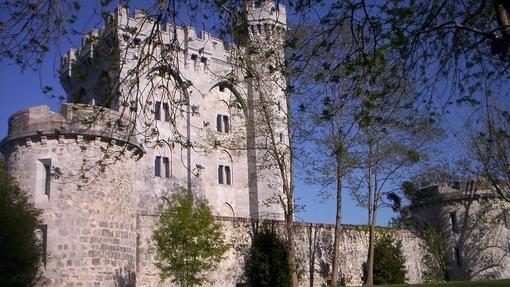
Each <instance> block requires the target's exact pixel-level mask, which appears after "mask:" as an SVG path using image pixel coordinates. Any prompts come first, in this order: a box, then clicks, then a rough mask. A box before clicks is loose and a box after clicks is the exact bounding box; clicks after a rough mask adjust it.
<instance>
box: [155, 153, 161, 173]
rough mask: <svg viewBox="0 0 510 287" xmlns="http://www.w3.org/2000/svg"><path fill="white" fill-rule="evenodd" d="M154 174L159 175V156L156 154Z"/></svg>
mask: <svg viewBox="0 0 510 287" xmlns="http://www.w3.org/2000/svg"><path fill="white" fill-rule="evenodd" d="M154 175H155V176H161V157H160V156H157V157H156V159H155V160H154Z"/></svg>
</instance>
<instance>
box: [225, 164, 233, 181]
mask: <svg viewBox="0 0 510 287" xmlns="http://www.w3.org/2000/svg"><path fill="white" fill-rule="evenodd" d="M225 181H226V184H228V185H232V177H231V174H230V166H228V165H226V166H225Z"/></svg>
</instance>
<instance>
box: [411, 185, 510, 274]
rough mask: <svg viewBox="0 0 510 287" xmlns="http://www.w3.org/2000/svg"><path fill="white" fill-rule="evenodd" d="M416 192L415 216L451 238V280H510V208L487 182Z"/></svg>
mask: <svg viewBox="0 0 510 287" xmlns="http://www.w3.org/2000/svg"><path fill="white" fill-rule="evenodd" d="M417 194H418V197H417V198H416V199H414V200H413V202H412V210H413V212H414V213H415V214H416V215H417V216H418V218H419V219H420V220H422V221H423V222H425V223H427V224H430V225H432V226H434V227H435V228H436V230H438V231H440V232H441V233H442V234H443V236H445V238H446V239H447V240H448V245H449V247H450V248H451V250H450V252H451V253H450V254H451V255H450V256H451V259H452V260H451V262H450V264H449V266H448V275H449V277H450V280H489V279H499V278H509V277H510V256H509V254H510V205H509V204H508V203H507V202H506V201H504V200H502V198H501V197H500V196H498V195H497V193H496V192H495V191H494V190H493V188H492V187H491V185H490V184H489V183H488V182H487V181H477V180H471V181H465V182H450V183H442V184H438V185H433V186H429V187H426V188H423V189H421V190H419V192H418V193H417Z"/></svg>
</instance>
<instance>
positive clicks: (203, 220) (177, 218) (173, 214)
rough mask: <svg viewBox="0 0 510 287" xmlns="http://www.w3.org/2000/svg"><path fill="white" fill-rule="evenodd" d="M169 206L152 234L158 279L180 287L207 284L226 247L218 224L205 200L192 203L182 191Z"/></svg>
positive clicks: (188, 196)
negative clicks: (170, 281)
mask: <svg viewBox="0 0 510 287" xmlns="http://www.w3.org/2000/svg"><path fill="white" fill-rule="evenodd" d="M170 203H171V207H170V208H168V209H166V210H163V211H162V213H161V215H160V217H159V224H158V226H157V229H156V230H154V232H153V238H154V240H155V242H156V258H157V263H156V266H157V267H158V268H159V269H160V271H161V273H160V276H161V278H162V279H163V280H164V279H167V278H172V281H173V282H175V283H178V284H179V285H180V286H183V287H185V286H197V285H203V284H204V283H208V282H210V281H209V280H208V279H207V276H206V272H207V271H210V270H212V269H214V268H215V267H216V265H217V264H218V262H220V261H221V260H222V258H223V255H224V254H225V252H226V251H227V250H228V248H229V246H228V245H227V244H226V243H225V239H224V235H223V232H222V229H221V225H220V224H218V223H216V222H215V221H214V217H213V215H212V213H211V210H210V208H209V206H208V205H207V203H206V202H205V201H199V202H195V200H194V199H193V196H191V195H189V194H188V193H187V191H186V190H184V189H183V190H181V192H180V193H178V194H175V195H174V196H172V198H171V200H170Z"/></svg>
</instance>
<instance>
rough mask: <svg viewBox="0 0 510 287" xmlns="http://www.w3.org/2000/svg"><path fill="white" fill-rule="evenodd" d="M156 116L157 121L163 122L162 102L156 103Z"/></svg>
mask: <svg viewBox="0 0 510 287" xmlns="http://www.w3.org/2000/svg"><path fill="white" fill-rule="evenodd" d="M154 116H155V117H156V120H157V121H160V120H161V102H156V107H155V108H154Z"/></svg>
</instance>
